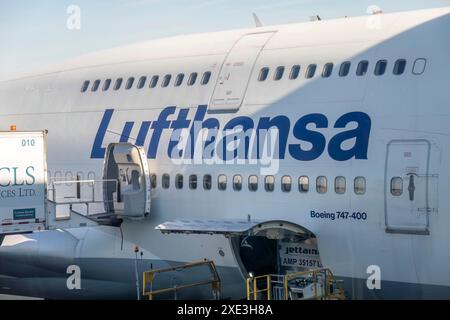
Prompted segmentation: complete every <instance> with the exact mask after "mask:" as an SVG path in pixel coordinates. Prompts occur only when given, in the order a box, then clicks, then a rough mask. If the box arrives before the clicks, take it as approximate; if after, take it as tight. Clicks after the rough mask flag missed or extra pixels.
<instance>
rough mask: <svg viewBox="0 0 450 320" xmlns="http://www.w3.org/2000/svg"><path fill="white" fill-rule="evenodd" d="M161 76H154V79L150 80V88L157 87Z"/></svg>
mask: <svg viewBox="0 0 450 320" xmlns="http://www.w3.org/2000/svg"><path fill="white" fill-rule="evenodd" d="M158 80H159V76H153V77H152V80H151V81H150V88H154V87H156V85H157V84H158Z"/></svg>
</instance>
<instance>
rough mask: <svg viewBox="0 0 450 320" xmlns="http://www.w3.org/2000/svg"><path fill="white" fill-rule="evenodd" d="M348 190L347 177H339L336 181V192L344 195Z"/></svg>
mask: <svg viewBox="0 0 450 320" xmlns="http://www.w3.org/2000/svg"><path fill="white" fill-rule="evenodd" d="M345 189H346V183H345V177H342V176H339V177H336V179H334V191H335V192H336V193H337V194H344V193H345Z"/></svg>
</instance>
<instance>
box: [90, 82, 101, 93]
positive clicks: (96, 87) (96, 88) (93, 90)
mask: <svg viewBox="0 0 450 320" xmlns="http://www.w3.org/2000/svg"><path fill="white" fill-rule="evenodd" d="M99 87H100V79H97V80H95V81H94V82H93V83H92V87H91V91H92V92H95V91H97V90H98V88H99Z"/></svg>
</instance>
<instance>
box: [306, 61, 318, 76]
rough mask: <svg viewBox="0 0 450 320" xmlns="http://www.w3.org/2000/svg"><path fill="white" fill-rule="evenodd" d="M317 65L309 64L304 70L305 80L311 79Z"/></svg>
mask: <svg viewBox="0 0 450 320" xmlns="http://www.w3.org/2000/svg"><path fill="white" fill-rule="evenodd" d="M316 69H317V65H315V64H310V65H309V66H308V69H307V70H306V79H311V78H312V77H314V75H315V74H316Z"/></svg>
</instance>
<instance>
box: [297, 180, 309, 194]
mask: <svg viewBox="0 0 450 320" xmlns="http://www.w3.org/2000/svg"><path fill="white" fill-rule="evenodd" d="M298 190H299V191H300V192H302V193H306V192H308V191H309V178H308V177H307V176H301V177H300V178H298Z"/></svg>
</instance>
